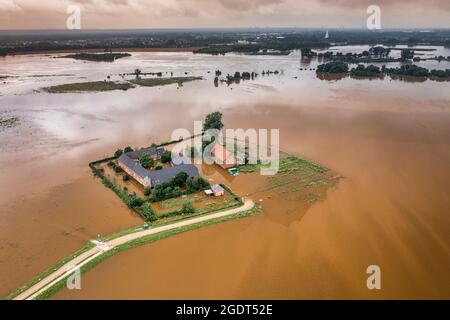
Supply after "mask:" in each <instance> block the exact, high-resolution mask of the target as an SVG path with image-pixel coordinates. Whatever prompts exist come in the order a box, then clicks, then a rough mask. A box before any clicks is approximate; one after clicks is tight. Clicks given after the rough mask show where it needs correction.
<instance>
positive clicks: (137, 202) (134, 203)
mask: <svg viewBox="0 0 450 320" xmlns="http://www.w3.org/2000/svg"><path fill="white" fill-rule="evenodd" d="M143 203H144V200H142V199H141V198H139V197H138V196H137V195H136V193H134V192H133V193H131V194H129V195H128V201H127V205H128V207H130V208H135V207H139V206H141V205H142V204H143Z"/></svg>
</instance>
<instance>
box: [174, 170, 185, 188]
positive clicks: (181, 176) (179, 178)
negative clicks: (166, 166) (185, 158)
mask: <svg viewBox="0 0 450 320" xmlns="http://www.w3.org/2000/svg"><path fill="white" fill-rule="evenodd" d="M188 178H189V175H188V174H187V173H186V172H178V173H177V174H176V175H175V177H173V180H172V182H173V185H175V186H178V187H181V186H182V185H183V184H185V183H186V180H187V179H188Z"/></svg>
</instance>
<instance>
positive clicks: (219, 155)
mask: <svg viewBox="0 0 450 320" xmlns="http://www.w3.org/2000/svg"><path fill="white" fill-rule="evenodd" d="M211 155H212V157H213V158H214V161H215V163H216V164H218V165H219V166H221V167H222V168H223V169H229V168H233V167H235V166H236V164H237V161H236V158H235V157H234V155H233V154H232V153H231V152H230V151H228V150H227V149H226V148H225V147H223V146H222V145H221V144H219V143H216V144H215V146H214V147H213V148H212V150H211Z"/></svg>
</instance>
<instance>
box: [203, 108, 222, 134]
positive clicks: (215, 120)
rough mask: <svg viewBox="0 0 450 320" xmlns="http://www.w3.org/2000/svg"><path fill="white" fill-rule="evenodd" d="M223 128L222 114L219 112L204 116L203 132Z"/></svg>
mask: <svg viewBox="0 0 450 320" xmlns="http://www.w3.org/2000/svg"><path fill="white" fill-rule="evenodd" d="M222 128H223V123H222V113H221V112H218V111H216V112H213V113H210V114H208V115H207V116H206V119H205V123H204V124H203V130H204V131H206V130H208V129H217V130H220V129H222Z"/></svg>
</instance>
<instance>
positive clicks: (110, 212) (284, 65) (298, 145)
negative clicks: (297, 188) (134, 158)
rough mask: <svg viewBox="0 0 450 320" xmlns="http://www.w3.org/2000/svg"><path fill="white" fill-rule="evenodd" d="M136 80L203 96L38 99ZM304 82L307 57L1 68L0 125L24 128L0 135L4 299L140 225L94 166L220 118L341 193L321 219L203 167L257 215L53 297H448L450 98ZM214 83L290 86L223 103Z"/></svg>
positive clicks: (140, 255)
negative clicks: (373, 275)
mask: <svg viewBox="0 0 450 320" xmlns="http://www.w3.org/2000/svg"><path fill="white" fill-rule="evenodd" d="M439 50H441V51H442V50H445V49H442V48H440V49H439ZM447 55H450V54H447ZM63 60H64V61H63ZM426 63H431V62H429V61H427V62H426ZM315 65H316V64H315V62H311V65H308V66H310V67H313V68H314V67H315ZM137 67H139V68H140V69H141V70H143V72H148V71H152V72H158V71H168V72H171V71H173V72H174V73H175V75H177V74H179V75H182V74H184V72H186V71H188V72H190V73H191V74H193V75H202V76H204V77H205V80H204V81H199V82H193V83H187V84H185V85H184V86H183V87H182V88H177V87H176V86H169V87H164V88H138V89H133V90H130V91H127V92H109V93H96V94H63V95H49V94H46V93H42V92H37V91H35V90H38V89H39V88H40V87H43V86H48V85H53V84H60V83H66V82H78V81H86V79H87V80H102V79H104V78H105V77H106V76H107V75H112V78H114V77H117V78H119V77H118V76H116V75H117V74H119V73H123V72H130V71H132V70H134V69H135V68H137ZM300 67H304V64H301V62H300V59H299V57H298V56H297V55H296V54H293V55H292V56H288V57H246V56H239V55H227V56H225V57H209V56H195V55H192V54H190V53H133V56H132V57H131V58H126V59H121V60H119V61H117V62H115V63H114V64H104V63H100V64H97V63H90V62H80V61H73V62H69V63H68V62H67V61H66V60H65V59H52V55H28V56H27V55H25V56H17V57H8V58H4V59H1V60H0V75H9V76H14V77H10V78H6V79H5V80H4V81H5V83H3V84H0V95H1V96H0V117H2V118H7V117H18V118H19V119H20V122H19V125H17V126H15V127H13V128H8V129H5V130H3V131H1V132H0V150H1V153H0V168H1V169H0V195H1V196H0V219H1V220H0V221H1V223H0V295H2V296H4V295H6V294H8V292H9V291H11V290H13V289H14V288H16V287H18V286H20V285H21V284H23V283H24V282H26V281H28V280H30V279H31V278H33V277H34V276H36V275H37V274H38V273H40V272H42V271H44V270H45V269H46V268H47V267H49V266H51V265H52V264H54V263H55V262H57V261H58V260H59V259H61V258H63V257H65V256H67V255H69V254H71V253H72V252H74V251H75V250H76V249H78V248H80V247H81V246H82V245H83V244H84V243H85V242H86V241H88V240H89V239H92V238H94V237H95V236H97V235H98V234H100V235H107V234H110V233H113V232H116V231H119V230H122V229H125V228H127V227H130V226H133V225H137V224H140V223H142V222H141V220H140V219H139V218H138V217H136V216H135V215H134V214H133V213H132V212H130V211H129V210H128V209H127V208H126V207H125V206H124V205H123V204H122V203H121V201H120V200H119V199H118V198H117V197H116V196H115V195H114V193H112V192H111V191H109V190H108V189H106V188H104V187H103V186H102V184H101V183H100V181H99V180H96V179H94V178H93V177H92V175H91V173H90V170H89V168H88V167H87V163H88V162H89V161H92V160H95V159H98V158H102V157H104V156H106V155H109V154H110V153H111V152H113V151H114V150H115V149H116V148H117V147H124V146H126V145H132V146H144V145H149V144H150V143H152V142H154V141H164V140H168V137H169V136H170V134H171V132H172V129H174V128H187V129H192V126H193V123H192V122H193V121H194V120H201V119H203V118H204V116H205V114H207V113H208V112H211V111H215V110H220V111H222V112H223V113H224V122H225V124H226V126H227V127H229V128H279V129H280V142H281V148H282V149H283V151H286V152H289V153H293V154H297V155H300V156H303V157H306V158H308V159H312V160H314V161H316V162H319V163H321V164H322V165H324V166H326V167H328V168H330V169H331V170H332V171H333V172H336V173H338V174H339V175H341V176H343V177H344V178H343V179H341V180H340V181H339V183H338V184H337V185H336V186H335V187H333V188H331V189H329V190H328V192H327V194H326V196H325V197H323V198H321V199H319V200H318V201H314V202H313V203H312V205H311V204H310V203H309V204H308V203H307V201H306V202H305V199H299V198H295V197H286V196H284V195H281V194H277V193H275V192H270V191H265V192H258V190H260V187H261V186H262V185H263V183H264V178H263V177H261V176H259V175H258V174H252V175H251V176H246V175H243V174H241V175H240V176H239V177H236V178H233V177H230V176H229V175H227V174H226V173H225V172H222V171H220V170H216V169H214V168H208V167H205V168H203V171H204V174H205V175H206V176H207V177H208V178H210V179H213V180H214V181H225V182H226V183H227V184H229V185H230V186H231V187H232V188H233V189H234V190H235V191H236V192H237V193H239V194H241V195H246V194H247V193H250V197H252V198H253V199H254V200H256V201H260V200H262V202H261V204H262V206H263V212H262V213H261V214H259V215H258V216H256V217H251V218H246V219H242V220H233V221H229V222H226V223H222V224H217V225H213V226H209V227H207V228H203V229H199V230H195V231H192V232H188V233H184V234H180V235H177V236H174V237H171V238H168V239H165V240H162V241H158V242H156V243H152V244H149V245H144V246H141V247H138V248H135V249H131V250H128V251H125V252H122V253H120V254H118V255H116V256H114V257H112V258H109V259H107V260H106V261H104V262H103V263H101V264H100V265H98V266H97V267H95V268H94V269H93V270H91V271H89V272H88V273H86V274H84V275H83V276H82V289H81V290H78V291H76V290H75V291H69V290H62V291H60V292H59V293H57V294H56V295H55V296H54V298H55V299H77V298H81V299H97V298H100V299H116V298H117V299H131V298H138V299H146V298H150V299H161V298H301V299H303V298H305V299H306V298H311V299H315V298H320V299H323V298H351V299H353V298H362V299H365V298H408V299H409V298H411V299H412V298H447V299H448V298H450V277H449V274H448V270H449V266H450V191H449V190H450V90H449V89H450V83H448V82H447V83H445V82H443V83H441V82H432V81H426V82H423V83H408V82H402V81H391V80H389V79H385V80H371V81H370V80H354V79H349V78H347V79H343V80H340V81H323V80H319V79H316V78H315V75H314V71H310V70H309V69H308V71H300V70H299V68H300ZM436 67H440V68H441V67H442V68H445V67H447V68H449V66H448V63H447V65H446V66H445V65H444V63H441V64H440V65H437V63H436ZM216 69H221V70H222V71H224V72H225V73H226V72H229V73H234V72H235V71H250V72H251V71H256V72H261V71H262V70H267V69H269V70H275V69H278V70H282V71H283V72H282V73H281V74H280V75H271V76H265V77H259V78H258V79H257V80H255V81H247V82H243V83H241V84H234V85H232V86H230V87H228V86H226V85H220V86H219V87H218V88H215V87H214V83H213V72H214V70H216ZM208 71H210V73H208ZM36 75H52V77H36ZM57 75H60V76H57ZM295 77H297V78H295ZM83 79H84V80H83ZM369 265H379V266H380V267H381V272H382V280H381V281H382V289H381V290H378V291H377V290H375V291H370V290H368V289H367V287H366V279H367V277H368V275H367V274H366V269H367V267H368V266H369Z"/></svg>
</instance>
